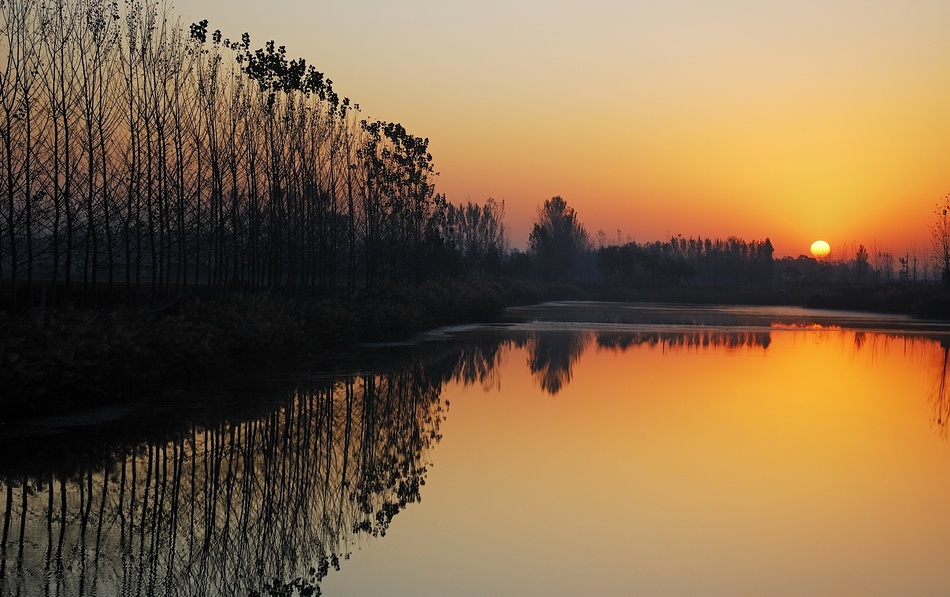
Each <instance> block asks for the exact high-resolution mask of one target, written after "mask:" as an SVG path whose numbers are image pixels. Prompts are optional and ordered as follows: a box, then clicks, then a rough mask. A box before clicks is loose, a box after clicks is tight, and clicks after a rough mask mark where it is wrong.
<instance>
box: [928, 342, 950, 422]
mask: <svg viewBox="0 0 950 597" xmlns="http://www.w3.org/2000/svg"><path fill="white" fill-rule="evenodd" d="M940 348H941V353H942V354H941V358H940V359H939V361H938V363H937V365H936V367H934V371H935V379H934V383H933V389H932V390H931V393H930V396H931V399H930V402H931V404H932V405H933V410H934V421H935V422H936V424H937V428H938V429H939V430H940V435H941V436H942V437H947V419H948V418H950V397H948V396H947V373H948V367H950V340H947V339H943V340H941V341H940Z"/></svg>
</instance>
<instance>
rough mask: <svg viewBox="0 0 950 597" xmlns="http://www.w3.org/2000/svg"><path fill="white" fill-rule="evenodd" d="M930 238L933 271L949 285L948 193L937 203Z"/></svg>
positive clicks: (949, 217) (949, 233) (949, 196)
mask: <svg viewBox="0 0 950 597" xmlns="http://www.w3.org/2000/svg"><path fill="white" fill-rule="evenodd" d="M930 238H931V242H932V251H933V258H934V263H935V264H936V267H935V269H936V270H937V271H938V272H940V279H941V280H942V281H943V283H944V284H946V285H950V193H948V194H947V195H945V196H944V198H943V199H941V200H940V201H939V202H938V203H937V208H936V209H935V210H934V220H933V223H932V224H931V226H930Z"/></svg>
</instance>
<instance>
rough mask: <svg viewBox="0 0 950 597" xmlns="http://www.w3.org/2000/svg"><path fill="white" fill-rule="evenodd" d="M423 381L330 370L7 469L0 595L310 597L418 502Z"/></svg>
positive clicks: (433, 436)
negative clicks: (208, 412)
mask: <svg viewBox="0 0 950 597" xmlns="http://www.w3.org/2000/svg"><path fill="white" fill-rule="evenodd" d="M439 389H440V388H439V386H438V385H431V384H429V383H428V382H427V381H426V377H425V376H424V375H421V374H420V372H419V370H418V369H415V368H410V369H408V370H406V371H403V372H400V373H397V374H389V375H382V376H362V377H357V378H350V379H345V380H341V381H339V382H337V383H334V384H331V385H329V386H327V387H325V388H321V389H307V390H298V391H297V392H296V393H295V394H294V395H293V396H292V398H291V399H290V400H288V401H286V403H285V404H283V405H282V406H281V407H280V408H278V409H276V410H274V411H273V412H271V413H270V414H269V415H267V416H264V417H261V418H259V419H255V420H251V421H246V422H236V423H229V422H226V423H222V424H220V425H218V426H216V427H213V428H206V429H201V430H199V429H194V430H192V431H191V432H190V433H183V434H179V435H177V436H176V437H173V438H171V439H169V440H168V441H166V442H162V443H148V444H146V445H144V446H141V447H140V448H138V449H135V450H132V451H127V452H123V453H119V454H116V455H115V457H114V459H113V460H112V461H111V462H110V463H108V464H107V465H104V466H102V467H98V466H88V467H81V468H79V470H77V471H76V472H74V473H73V474H70V475H68V476H67V475H62V476H60V475H55V474H50V475H48V476H35V477H31V476H26V475H23V476H17V477H15V478H9V479H7V481H6V483H5V500H4V506H3V512H4V514H3V536H2V554H0V566H2V568H0V594H4V595H7V594H9V595H14V594H16V595H21V594H26V595H34V594H48V595H49V594H55V595H98V594H103V595H114V594H118V595H207V594H211V595H235V594H250V595H285V594H291V591H293V590H296V591H298V592H299V593H300V594H319V586H318V583H319V581H320V579H321V578H323V577H324V576H325V575H326V574H327V573H328V571H329V569H330V568H338V567H339V564H340V560H341V559H343V558H346V557H348V556H349V554H350V552H351V550H352V548H353V546H354V545H355V544H356V543H357V542H358V540H359V537H360V536H365V535H384V534H385V533H386V530H387V528H388V526H389V524H390V522H391V521H392V519H393V517H394V516H395V515H396V514H397V513H398V512H399V511H400V510H402V509H403V508H405V507H406V505H407V504H410V503H413V502H416V501H418V500H419V497H420V487H421V486H422V484H423V483H424V482H425V476H426V452H427V450H428V449H429V448H430V446H431V445H432V444H433V443H434V442H435V441H437V440H438V439H439V425H440V422H441V420H442V418H443V417H444V407H443V405H442V404H441V402H440V400H439Z"/></svg>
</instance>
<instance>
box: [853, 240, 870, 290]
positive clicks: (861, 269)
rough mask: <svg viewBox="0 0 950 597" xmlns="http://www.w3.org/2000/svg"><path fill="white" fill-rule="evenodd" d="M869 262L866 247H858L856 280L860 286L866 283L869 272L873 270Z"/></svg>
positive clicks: (855, 267) (855, 264) (855, 257)
mask: <svg viewBox="0 0 950 597" xmlns="http://www.w3.org/2000/svg"><path fill="white" fill-rule="evenodd" d="M868 260H869V255H868V250H867V249H866V248H865V247H864V245H858V250H857V252H855V254H854V279H855V282H857V283H858V284H861V283H862V282H864V279H865V277H866V276H867V274H868V270H870V268H871V266H870V265H869V263H868Z"/></svg>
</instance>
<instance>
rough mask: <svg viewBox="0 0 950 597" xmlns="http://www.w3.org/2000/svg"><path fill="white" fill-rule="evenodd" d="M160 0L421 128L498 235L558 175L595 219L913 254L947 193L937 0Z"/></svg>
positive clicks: (801, 246)
mask: <svg viewBox="0 0 950 597" xmlns="http://www.w3.org/2000/svg"><path fill="white" fill-rule="evenodd" d="M179 4H180V6H177V7H176V8H175V12H176V13H178V14H181V15H182V18H183V22H184V23H185V24H187V23H190V22H192V21H196V20H199V19H202V18H207V19H209V20H210V21H211V27H212V28H221V29H222V31H223V32H224V33H225V35H226V36H227V35H230V36H232V37H236V36H238V35H239V34H240V33H241V32H244V31H248V32H249V33H251V36H252V37H251V39H252V43H254V44H255V45H263V43H264V42H265V41H267V40H268V39H275V40H277V42H278V44H284V45H286V46H287V48H288V52H289V53H290V54H292V55H299V56H302V57H305V58H307V59H308V61H309V62H311V63H313V64H314V65H316V66H317V68H318V69H320V70H322V71H324V72H325V73H327V75H328V76H329V77H330V78H331V79H332V80H333V81H334V84H335V87H336V88H337V90H338V91H340V92H341V93H342V94H344V95H347V96H349V97H351V98H352V99H353V100H354V101H356V102H358V103H360V105H361V106H362V108H363V111H364V113H365V115H366V116H369V117H373V118H378V119H382V120H391V121H398V122H401V123H402V124H403V125H405V126H406V127H407V129H409V130H410V132H412V133H413V134H416V135H419V136H424V137H428V138H429V139H430V148H431V150H432V153H433V155H434V157H435V162H436V169H437V170H438V171H439V172H440V173H441V175H440V178H439V182H438V190H439V191H440V192H444V193H446V195H447V197H448V199H449V200H450V201H452V202H456V203H458V202H462V201H465V200H468V199H471V200H473V201H478V202H482V201H484V200H485V199H486V198H488V197H494V198H496V199H499V200H501V199H504V200H505V202H506V206H507V214H508V223H509V225H510V227H511V231H512V235H511V236H512V242H513V245H514V246H521V247H523V246H524V245H525V243H526V239H527V234H528V231H529V229H530V224H531V221H532V220H533V217H534V215H535V211H536V209H537V206H538V205H540V204H541V203H542V202H543V201H544V199H546V198H550V197H551V196H553V195H561V196H563V197H564V198H565V199H567V201H568V203H569V204H570V205H572V206H573V207H574V208H575V209H576V210H577V212H578V214H579V215H580V217H581V219H582V221H583V222H584V224H585V225H586V227H587V229H588V231H589V232H590V233H591V234H592V235H593V234H595V233H596V232H597V230H598V229H603V230H605V231H606V232H607V233H608V236H609V237H610V238H615V237H616V230H617V229H618V228H619V229H620V230H621V231H622V236H623V238H624V239H626V238H627V237H632V238H633V239H634V240H637V241H639V242H643V241H650V240H656V239H661V238H666V237H667V236H669V235H670V234H683V235H684V236H689V235H702V236H713V237H715V236H728V235H738V236H742V237H744V238H746V239H754V238H762V237H765V236H769V237H771V239H772V241H773V244H774V245H775V246H776V254H777V255H779V256H781V255H786V254H790V255H798V254H800V253H807V251H808V246H809V245H810V244H811V242H812V241H813V240H815V239H816V238H823V239H825V240H827V241H828V242H829V243H830V244H831V246H832V249H833V254H832V255H833V256H834V255H835V253H838V254H839V255H840V249H841V247H843V246H845V245H851V244H852V243H863V244H865V245H869V246H871V245H876V246H877V247H878V248H879V249H881V250H890V251H892V252H895V253H900V254H903V253H905V252H907V251H910V250H912V249H913V248H914V245H916V248H917V251H918V253H920V254H921V255H923V254H924V252H925V247H926V246H927V244H928V231H927V226H928V223H929V219H930V215H931V213H932V211H933V208H934V205H935V203H936V202H937V201H938V200H939V199H940V198H941V197H943V196H944V195H946V194H947V193H948V192H950V116H948V113H947V108H946V105H947V103H946V102H947V98H950V75H948V73H950V35H947V33H946V31H945V29H946V25H947V24H948V23H950V3H947V2H945V1H943V0H908V1H905V2H900V3H898V2H893V1H883V0H872V1H865V2H857V1H844V0H828V1H825V2H812V1H807V2H804V1H801V0H798V1H794V2H793V1H788V0H780V1H770V2H751V1H737V0H730V1H719V2H713V1H711V0H706V1H702V0H675V1H666V2H661V1H658V0H657V1H653V0H651V1H639V2H637V1H634V2H630V1H620V0H616V1H615V0H592V1H588V2H583V3H581V2H567V1H565V0H546V1H541V0H504V1H502V0H484V1H482V2H477V3H465V4H458V3H446V2H443V1H436V0H405V1H402V2H393V3H388V2H381V1H380V0H365V1H363V2H352V1H351V0H327V1H323V2H314V3H309V2H302V1H299V0H298V1H294V0H271V1H269V2H266V3H261V2H257V1H255V2H251V1H249V0H238V1H235V0H228V1H225V0H192V1H189V2H187V3H184V2H180V3H179Z"/></svg>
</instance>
